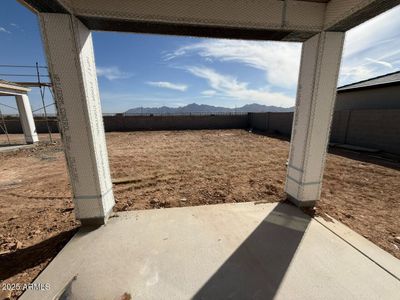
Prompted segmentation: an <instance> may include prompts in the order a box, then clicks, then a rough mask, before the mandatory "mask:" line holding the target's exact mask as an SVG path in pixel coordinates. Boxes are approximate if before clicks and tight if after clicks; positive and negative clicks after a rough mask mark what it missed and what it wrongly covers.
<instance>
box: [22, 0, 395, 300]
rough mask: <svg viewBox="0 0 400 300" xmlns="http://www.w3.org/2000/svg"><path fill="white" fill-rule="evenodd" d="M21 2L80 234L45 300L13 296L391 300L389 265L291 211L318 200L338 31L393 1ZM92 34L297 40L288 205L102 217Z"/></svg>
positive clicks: (60, 259)
mask: <svg viewBox="0 0 400 300" xmlns="http://www.w3.org/2000/svg"><path fill="white" fill-rule="evenodd" d="M20 2H21V3H22V4H24V5H26V6H28V7H29V8H30V9H32V10H33V11H34V12H35V13H36V14H37V15H38V17H39V20H40V26H41V30H42V38H43V42H44V45H45V49H46V55H47V60H48V66H49V71H50V74H51V79H52V84H53V88H54V93H55V98H56V102H57V112H58V116H59V122H60V126H59V127H60V129H61V131H62V139H63V144H64V149H65V154H66V159H67V165H68V171H69V176H70V181H71V186H72V191H73V200H74V205H75V214H76V217H77V218H78V219H79V220H80V221H81V222H82V225H83V227H82V228H81V230H80V232H79V233H78V234H77V235H76V236H75V237H74V238H73V239H72V240H71V241H70V242H69V243H68V244H67V246H66V247H65V248H64V249H63V250H62V251H61V253H60V254H59V255H58V256H57V257H56V258H55V259H54V261H53V262H52V263H51V264H50V265H49V266H48V267H47V268H46V269H45V271H44V272H43V273H42V274H41V275H40V276H39V277H38V278H37V279H36V281H35V283H37V284H41V283H42V284H44V283H49V284H50V286H51V289H50V290H47V291H33V290H30V291H27V292H25V293H24V294H23V296H22V298H21V299H44V298H46V299H53V297H56V298H55V299H115V297H121V296H122V295H123V294H124V293H127V294H130V295H131V296H132V298H133V299H160V298H164V299H187V298H194V299H220V298H228V299H270V298H280V299H288V298H289V299H292V298H301V299H308V298H310V299H321V298H327V299H337V298H364V299H365V298H385V299H392V298H395V297H396V296H397V294H398V291H399V289H400V281H399V278H400V276H399V274H400V273H399V268H400V263H399V261H398V260H396V259H395V258H393V257H391V256H390V255H389V254H387V253H385V252H384V251H383V250H380V249H379V248H377V247H376V246H374V245H373V244H371V243H369V242H367V241H366V240H364V239H363V238H362V237H361V236H359V235H357V234H355V233H354V232H352V231H350V230H349V229H347V228H345V227H342V225H341V224H340V223H339V224H338V223H336V222H334V221H332V222H331V223H329V222H326V221H323V220H321V219H319V218H311V217H310V216H308V215H306V214H304V213H303V212H302V211H301V210H300V209H298V208H296V207H295V206H298V207H313V206H314V205H315V203H316V201H318V200H319V198H320V193H321V185H322V176H323V170H324V165H325V157H326V149H327V143H328V137H329V131H330V126H331V119H332V113H333V107H334V103H335V95H336V87H337V79H338V72H339V68H340V63H341V57H342V48H343V41H344V37H345V32H346V31H347V30H349V29H351V28H353V27H354V26H357V25H359V24H361V23H363V22H365V21H367V20H368V19H370V18H372V17H374V16H376V15H378V14H380V13H382V12H384V11H386V10H388V9H390V8H392V7H394V6H396V5H397V4H399V3H400V0H385V1H378V0H352V1H342V0H330V1H329V0H314V1H286V0H285V1H279V0H256V1H234V2H232V1H228V0H222V1H213V0H207V1H187V0H172V1H167V2H161V1H155V0H154V1H124V0H117V1H112V2H110V1H105V0H101V1H94V0H93V1H92V0H91V1H83V0H82V1H81V0H69V1H66V0H63V1H62V0H58V1H51V2H47V1H46V2H43V1H36V0H20ZM92 30H104V31H120V32H141V33H157V34H174V35H188V36H204V37H218V38H238V39H257V40H275V41H292V42H301V43H303V49H302V57H301V66H300V77H299V81H298V91H297V100H296V108H295V115H294V122H293V123H294V124H293V128H292V140H291V147H290V154H289V162H288V167H287V176H286V188H285V190H286V193H287V196H288V199H289V201H291V203H293V204H294V205H295V206H293V205H289V204H278V205H276V204H257V203H246V204H224V205H217V206H203V207H187V208H174V209H166V210H152V211H137V212H130V213H118V214H116V215H113V214H112V210H113V206H114V204H115V201H114V196H113V190H112V182H111V177H110V170H109V163H108V155H107V149H106V144H105V135H104V127H103V121H102V113H101V108H100V94H99V89H98V84H97V78H96V65H95V60H94V52H93V43H92V36H91V31H92ZM232 175H233V176H234V174H232ZM110 216H113V218H110ZM106 223H107V224H106ZM104 224H106V226H102V225H104ZM68 295H69V296H68ZM63 297H70V298H63ZM117 299H118V298H117ZM121 299H124V298H121ZM128 299H129V298H128Z"/></svg>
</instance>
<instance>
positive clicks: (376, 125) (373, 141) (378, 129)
mask: <svg viewBox="0 0 400 300" xmlns="http://www.w3.org/2000/svg"><path fill="white" fill-rule="evenodd" d="M347 144H351V145H358V146H363V147H369V148H376V149H380V150H383V151H386V152H389V153H396V154H400V109H398V110H355V111H352V112H351V118H349V126H348V132H347Z"/></svg>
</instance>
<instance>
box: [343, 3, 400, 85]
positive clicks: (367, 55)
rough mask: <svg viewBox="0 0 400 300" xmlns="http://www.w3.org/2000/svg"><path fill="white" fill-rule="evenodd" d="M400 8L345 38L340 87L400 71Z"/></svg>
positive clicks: (367, 23) (355, 30) (354, 30)
mask: <svg viewBox="0 0 400 300" xmlns="http://www.w3.org/2000/svg"><path fill="white" fill-rule="evenodd" d="M399 14H400V6H399V7H395V8H394V9H392V10H390V11H388V12H386V13H384V14H381V15H379V16H377V17H376V18H374V19H372V20H370V21H368V22H366V23H364V24H361V25H360V26H358V27H355V28H353V29H352V30H350V31H349V32H348V33H347V34H346V41H345V46H344V52H343V61H342V68H341V72H340V85H342V84H348V83H351V82H356V81H360V80H364V79H368V78H371V77H375V76H379V75H382V74H385V73H389V72H393V71H394V70H398V69H399V68H400V50H399V48H400V31H399V28H400V19H399V18H398V17H397V16H398V15H399Z"/></svg>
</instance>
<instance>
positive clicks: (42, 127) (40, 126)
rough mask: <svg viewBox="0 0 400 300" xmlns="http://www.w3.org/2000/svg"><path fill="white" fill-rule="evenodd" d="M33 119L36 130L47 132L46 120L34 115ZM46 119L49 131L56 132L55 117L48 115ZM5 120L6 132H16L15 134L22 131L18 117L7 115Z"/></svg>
mask: <svg viewBox="0 0 400 300" xmlns="http://www.w3.org/2000/svg"><path fill="white" fill-rule="evenodd" d="M34 120H35V126H36V132H37V133H47V131H48V130H47V123H46V120H45V119H44V118H42V117H35V118H34ZM48 121H49V126H50V130H51V132H53V133H57V132H58V123H57V118H54V117H50V118H49V119H48ZM5 122H6V126H7V131H8V133H17V134H18V133H22V126H21V121H20V119H19V118H18V117H12V118H8V117H7V118H6V119H5Z"/></svg>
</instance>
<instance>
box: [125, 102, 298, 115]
mask: <svg viewBox="0 0 400 300" xmlns="http://www.w3.org/2000/svg"><path fill="white" fill-rule="evenodd" d="M291 111H293V107H289V108H285V107H278V106H267V105H262V104H257V103H252V104H246V105H244V106H242V107H237V108H228V107H220V106H212V105H206V104H196V103H192V104H188V105H186V106H180V107H168V106H162V107H136V108H132V109H129V110H127V111H126V112H125V113H126V114H188V113H202V114H204V113H235V112H237V113H248V112H291Z"/></svg>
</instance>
